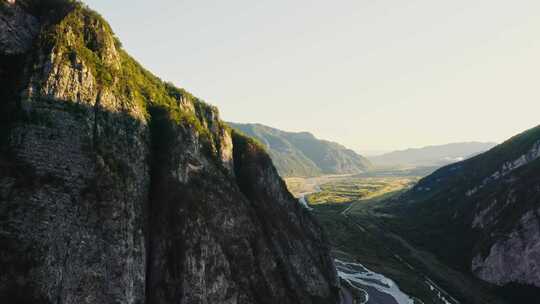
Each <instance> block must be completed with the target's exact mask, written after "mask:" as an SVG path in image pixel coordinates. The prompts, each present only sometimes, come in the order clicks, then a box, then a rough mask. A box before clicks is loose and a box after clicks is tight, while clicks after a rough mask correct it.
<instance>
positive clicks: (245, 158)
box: [0, 1, 337, 304]
mask: <svg viewBox="0 0 540 304" xmlns="http://www.w3.org/2000/svg"><path fill="white" fill-rule="evenodd" d="M31 2H32V1H25V4H28V3H30V4H31ZM57 2H58V5H63V4H66V5H67V4H68V2H67V1H57ZM64 2H65V3H64ZM30 4H29V5H30ZM29 5H25V6H19V5H14V6H9V7H4V10H2V11H1V12H0V16H2V21H0V22H5V24H9V26H11V27H13V28H15V29H18V30H19V31H18V32H13V31H9V30H8V28H7V27H3V26H0V28H1V30H0V38H1V42H0V59H1V60H0V61H1V62H0V77H1V78H2V80H5V81H6V82H5V83H7V84H8V85H6V86H3V87H2V88H0V93H1V94H0V97H1V100H0V105H1V109H2V112H1V114H0V116H1V121H0V122H1V132H0V269H2V271H1V272H0V302H2V303H4V302H5V303H291V304H292V303H321V304H322V303H335V302H336V301H337V279H336V273H335V269H334V267H333V262H332V260H331V258H330V256H329V248H328V247H327V245H326V241H325V238H324V235H323V232H322V231H321V228H320V227H319V225H318V224H317V223H316V222H314V220H313V219H312V217H311V216H310V214H309V213H307V211H305V210H304V209H303V208H301V207H300V206H299V204H298V203H297V201H296V200H295V199H294V198H293V197H292V196H291V195H290V193H289V192H288V191H287V190H286V187H285V185H284V183H283V181H282V180H281V179H280V178H279V176H278V174H277V172H276V170H275V168H274V166H273V165H272V163H271V161H270V159H269V158H268V156H267V154H266V153H265V152H264V150H263V149H261V148H260V147H258V146H257V145H256V144H255V143H254V142H252V141H251V140H250V139H249V138H245V137H243V136H241V135H238V134H236V133H234V132H231V131H230V130H229V129H228V128H227V127H226V126H225V125H224V124H223V123H222V122H221V120H220V119H219V115H218V112H217V110H216V109H215V108H214V107H211V106H208V105H206V104H204V103H203V102H201V101H199V100H198V99H196V98H195V97H193V96H191V95H190V94H189V93H187V92H185V91H183V90H181V89H177V88H174V87H173V86H171V85H170V84H166V83H163V82H161V81H160V80H159V79H157V78H156V77H155V76H153V75H151V74H150V73H148V72H147V71H146V70H144V69H143V68H142V67H140V66H139V65H138V64H137V63H136V62H135V61H134V60H133V59H131V58H130V57H129V56H128V55H127V54H126V53H125V52H124V51H123V50H121V48H120V47H119V44H118V42H117V40H116V38H115V37H114V35H113V34H112V31H110V28H109V26H108V25H107V24H106V23H105V22H104V21H103V20H102V19H101V17H99V16H98V15H97V14H95V13H93V12H91V11H89V10H87V9H86V8H84V7H83V6H82V5H75V6H74V7H73V8H71V7H70V9H67V10H66V13H65V14H64V15H61V16H60V17H58V16H55V19H54V20H47V17H46V16H42V15H36V14H37V13H36V12H37V11H38V10H28V7H30V6H29ZM70 5H71V4H70ZM6 18H7V19H6ZM38 20H39V22H41V23H38ZM26 25H31V27H30V28H26ZM35 27H36V28H35ZM6 37H7V38H6ZM29 45H32V46H33V47H30V48H29V47H28V46H29ZM13 56H15V57H13ZM13 58H16V60H12V59H13ZM8 76H9V77H8Z"/></svg>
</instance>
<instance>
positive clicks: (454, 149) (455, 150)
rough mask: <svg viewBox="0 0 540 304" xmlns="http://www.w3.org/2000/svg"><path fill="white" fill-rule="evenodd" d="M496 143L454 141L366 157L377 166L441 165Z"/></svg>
mask: <svg viewBox="0 0 540 304" xmlns="http://www.w3.org/2000/svg"><path fill="white" fill-rule="evenodd" d="M496 145H497V144H496V143H491V142H475V141H470V142H456V143H449V144H444V145H429V146H425V147H420V148H409V149H403V150H396V151H392V152H388V153H384V154H381V155H376V156H371V157H368V159H369V160H370V161H372V162H373V163H374V164H375V165H378V166H400V165H401V166H441V165H447V164H450V163H452V162H458V161H461V160H464V159H466V158H470V157H472V156H474V155H476V154H478V153H482V152H485V151H487V150H489V149H491V148H493V147H494V146H496Z"/></svg>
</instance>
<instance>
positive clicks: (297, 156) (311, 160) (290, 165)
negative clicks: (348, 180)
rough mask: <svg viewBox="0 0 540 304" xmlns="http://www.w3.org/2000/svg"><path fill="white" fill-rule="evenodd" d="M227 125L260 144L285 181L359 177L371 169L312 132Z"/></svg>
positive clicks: (263, 126) (349, 153) (363, 161)
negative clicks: (329, 176)
mask: <svg viewBox="0 0 540 304" xmlns="http://www.w3.org/2000/svg"><path fill="white" fill-rule="evenodd" d="M228 124H229V125H230V126H232V127H233V128H235V129H237V130H239V131H241V132H242V133H245V134H247V135H249V136H252V137H254V138H256V139H257V140H258V141H260V142H261V143H262V144H263V145H264V146H265V147H266V148H267V150H268V153H269V154H270V156H271V157H272V159H273V161H274V163H275V165H276V167H277V169H278V171H279V172H280V174H281V175H282V176H285V177H293V176H295V177H299V176H318V175H325V174H358V173H362V172H365V171H367V170H369V169H371V163H370V162H369V161H368V160H367V159H366V158H365V157H363V156H361V155H359V154H357V153H356V152H354V151H353V150H351V149H347V148H346V147H344V146H343V145H341V144H339V143H336V142H332V141H328V140H323V139H318V138H316V137H315V136H314V135H313V134H312V133H309V132H287V131H283V130H279V129H276V128H272V127H268V126H265V125H263V124H258V123H248V124H239V123H232V122H229V123H228Z"/></svg>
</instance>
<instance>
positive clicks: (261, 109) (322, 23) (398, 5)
mask: <svg viewBox="0 0 540 304" xmlns="http://www.w3.org/2000/svg"><path fill="white" fill-rule="evenodd" d="M85 2H86V3H87V4H88V5H89V6H90V7H92V8H94V9H96V10H97V11H98V12H100V13H101V14H102V15H103V16H104V17H106V19H108V21H109V22H110V23H111V25H112V27H113V29H114V30H115V32H116V34H117V35H118V36H119V37H120V39H121V40H122V42H123V44H124V47H125V48H126V49H127V51H128V52H129V53H130V54H131V55H133V56H134V57H135V58H136V59H137V60H138V61H139V62H140V63H141V64H142V65H143V66H145V67H147V68H148V69H149V70H151V71H152V72H154V73H155V74H156V75H158V76H159V77H161V78H162V79H164V80H168V81H172V82H173V83H175V84H176V85H178V86H180V87H183V88H185V89H187V90H188V91H190V92H192V93H193V94H195V95H196V96H199V97H201V98H202V99H204V100H206V101H207V102H209V103H211V104H213V105H216V106H218V107H219V109H220V112H221V115H222V118H223V119H225V120H228V121H235V122H258V123H262V124H266V125H270V126H273V127H277V128H280V129H283V130H288V131H310V132H312V133H314V134H315V135H316V136H317V137H319V138H324V139H329V140H333V141H337V142H340V143H342V144H344V145H346V146H348V147H350V148H353V149H357V150H393V149H403V148H409V147H419V146H426V145H433V144H445V143H450V142H458V141H472V140H476V141H496V142H501V141H503V140H505V139H506V138H508V137H510V136H512V135H515V134H517V133H519V132H521V131H523V130H525V129H528V128H531V127H534V126H536V125H537V124H540V83H539V81H540V75H539V74H540V18H539V16H540V1H538V0H514V1H509V0H504V1H503V0H453V1H448V0H407V1H403V0H351V1H345V0H343V1H341V0H336V1H328V0H325V1H318V0H302V1H301V0H265V1H263V0H258V1H253V0H245V1H239V0H228V1H217V0H216V1H209V0H196V1H195V0H193V1H191V0H190V1H187V0H183V1H179V0H154V1H142V0H131V1H119V0H115V1H105V0H86V1H85Z"/></svg>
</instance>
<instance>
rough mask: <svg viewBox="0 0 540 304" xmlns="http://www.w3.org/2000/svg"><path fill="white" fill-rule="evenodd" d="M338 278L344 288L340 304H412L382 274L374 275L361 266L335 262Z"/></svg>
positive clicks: (408, 298)
mask: <svg viewBox="0 0 540 304" xmlns="http://www.w3.org/2000/svg"><path fill="white" fill-rule="evenodd" d="M335 264H336V269H337V272H338V276H339V278H340V279H341V280H342V285H345V286H344V288H345V289H348V290H346V291H345V292H343V293H342V304H353V303H360V304H413V303H414V301H413V299H412V298H411V297H409V296H408V295H406V294H405V293H404V292H402V291H401V290H400V289H399V287H398V286H397V284H396V283H395V282H394V281H392V280H390V279H389V278H387V277H385V276H383V275H382V274H379V273H375V272H373V271H371V270H369V269H367V268H366V267H364V266H363V265H362V264H358V263H349V262H343V261H341V260H337V259H336V260H335Z"/></svg>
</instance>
